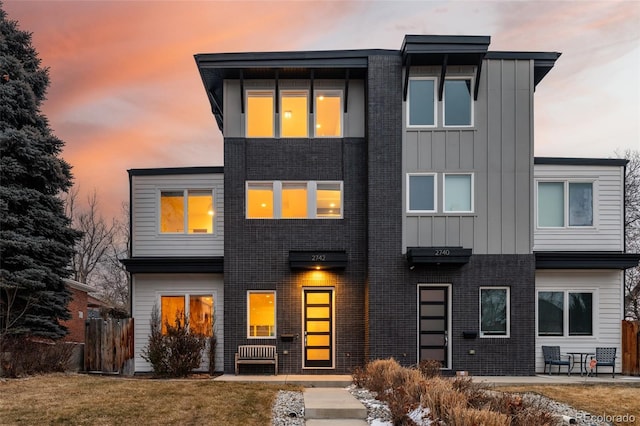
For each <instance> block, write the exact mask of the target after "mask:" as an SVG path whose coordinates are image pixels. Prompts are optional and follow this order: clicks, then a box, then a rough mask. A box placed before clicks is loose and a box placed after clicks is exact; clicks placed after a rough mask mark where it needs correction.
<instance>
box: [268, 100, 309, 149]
mask: <svg viewBox="0 0 640 426" xmlns="http://www.w3.org/2000/svg"><path fill="white" fill-rule="evenodd" d="M278 92H279V93H278V97H279V99H278V102H279V105H280V111H279V112H278V113H276V112H275V109H274V116H277V115H279V116H280V117H279V119H278V130H277V131H276V130H275V129H274V133H275V134H276V135H278V136H276V137H277V138H286V139H308V138H309V122H310V121H311V115H310V111H309V90H307V89H280V90H279V91H278ZM284 97H290V98H300V97H305V98H306V105H307V126H306V128H307V132H306V134H305V135H304V136H283V135H282V128H283V125H284V120H285V119H286V117H285V111H284V110H283V107H282V98H284Z"/></svg>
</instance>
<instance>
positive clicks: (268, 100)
mask: <svg viewBox="0 0 640 426" xmlns="http://www.w3.org/2000/svg"><path fill="white" fill-rule="evenodd" d="M273 111H274V108H273V92H272V91H270V90H252V91H247V110H246V114H247V119H246V120H247V137H248V138H272V137H273V135H274V131H273V127H274V126H273Z"/></svg>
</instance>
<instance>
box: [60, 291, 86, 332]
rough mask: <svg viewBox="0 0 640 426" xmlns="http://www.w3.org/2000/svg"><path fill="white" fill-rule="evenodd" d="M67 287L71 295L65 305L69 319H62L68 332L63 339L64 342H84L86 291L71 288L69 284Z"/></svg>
mask: <svg viewBox="0 0 640 426" xmlns="http://www.w3.org/2000/svg"><path fill="white" fill-rule="evenodd" d="M67 289H68V290H69V291H70V292H71V295H72V298H71V301H69V305H68V306H67V309H68V310H69V313H70V314H71V319H70V320H67V321H62V324H63V325H64V326H65V327H67V329H68V330H69V334H67V335H66V336H65V337H64V339H63V340H64V341H65V342H75V343H84V328H85V327H84V324H85V320H86V319H87V292H86V291H83V290H79V289H76V288H73V287H72V286H70V285H68V286H67Z"/></svg>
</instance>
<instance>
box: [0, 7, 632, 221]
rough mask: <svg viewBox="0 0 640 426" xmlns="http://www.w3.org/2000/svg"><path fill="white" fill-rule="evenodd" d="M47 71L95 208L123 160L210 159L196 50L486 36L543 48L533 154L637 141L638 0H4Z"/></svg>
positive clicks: (60, 123)
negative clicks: (552, 54)
mask: <svg viewBox="0 0 640 426" xmlns="http://www.w3.org/2000/svg"><path fill="white" fill-rule="evenodd" d="M2 7H3V8H4V10H5V11H6V12H7V14H8V17H9V19H11V20H17V21H18V22H19V24H20V28H21V29H22V30H26V31H29V32H32V33H33V43H34V46H35V48H36V50H37V51H38V53H39V55H40V58H41V60H42V65H43V66H45V67H49V68H50V76H51V85H50V87H49V92H48V100H47V101H46V102H45V104H44V107H43V112H44V114H45V115H46V116H47V117H48V118H49V121H50V124H51V127H52V129H53V131H54V133H55V134H56V135H57V136H58V137H59V138H61V139H62V140H64V141H65V143H66V147H65V150H64V153H63V157H64V158H65V160H67V161H68V162H69V163H71V164H72V166H73V173H74V176H75V182H76V184H78V185H79V186H80V189H81V192H82V193H88V192H90V191H92V190H93V189H94V188H95V189H96V190H97V192H98V196H99V199H100V203H101V205H102V209H103V211H104V212H105V215H107V216H110V215H114V214H118V212H119V209H120V205H121V203H122V201H126V200H128V179H127V172H126V170H127V169H131V168H146V167H178V166H202V165H212V166H220V165H223V159H222V135H221V134H220V132H219V130H218V128H217V126H216V124H215V120H214V118H213V115H212V114H211V109H210V106H209V103H208V100H207V97H206V94H205V91H204V88H203V85H202V81H201V80H200V76H199V74H198V70H197V67H196V65H195V61H194V58H193V55H194V54H196V53H223V52H252V51H285V50H334V49H367V48H384V49H399V48H400V45H401V43H402V39H403V37H404V35H405V34H454V35H489V36H491V45H490V46H489V49H490V50H518V51H521V50H522V51H557V52H561V53H562V56H561V57H560V58H559V60H558V61H557V62H556V66H555V67H554V69H553V70H552V71H551V72H550V73H549V74H548V75H547V76H546V77H545V79H544V80H543V81H542V82H541V83H540V84H539V85H538V88H537V90H536V94H535V104H536V108H535V153H536V155H537V156H563V157H605V158H606V157H612V156H615V154H614V152H615V151H616V150H618V151H624V150H626V149H635V150H640V2H638V1H613V0H608V1H596V2H590V1H553V2H552V1H492V2H486V1H446V2H441V1H410V2H405V1H388V2H386V1H384V2H383V1H345V2H341V1H291V2H280V1H275V2H267V1H258V2H243V1H225V2H222V1H198V2H190V1H178V0H176V1H117V2H116V1H53V0H50V1H29V0H19V1H17V0H4V1H3V6H2Z"/></svg>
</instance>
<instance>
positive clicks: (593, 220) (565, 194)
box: [535, 178, 598, 231]
mask: <svg viewBox="0 0 640 426" xmlns="http://www.w3.org/2000/svg"><path fill="white" fill-rule="evenodd" d="M541 183H561V184H562V191H563V193H562V198H563V201H564V204H563V206H562V208H563V212H562V213H563V217H562V220H563V224H562V226H541V225H540V184H541ZM572 183H590V184H591V225H569V185H570V184H572ZM597 197H598V194H597V180H596V179H589V178H583V179H580V178H579V179H554V178H542V179H536V187H535V204H536V205H535V209H536V210H535V215H536V229H538V230H548V231H557V230H559V229H566V230H569V229H570V230H580V229H584V230H594V229H597V228H598V226H597V214H596V213H597V209H596V206H597V204H598V203H597Z"/></svg>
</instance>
